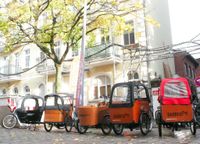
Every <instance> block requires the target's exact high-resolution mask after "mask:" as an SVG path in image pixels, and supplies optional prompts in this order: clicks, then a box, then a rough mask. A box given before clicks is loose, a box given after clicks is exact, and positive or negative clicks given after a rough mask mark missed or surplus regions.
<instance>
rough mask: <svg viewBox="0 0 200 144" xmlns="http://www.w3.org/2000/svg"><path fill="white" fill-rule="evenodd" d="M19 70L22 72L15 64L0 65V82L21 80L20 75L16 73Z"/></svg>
mask: <svg viewBox="0 0 200 144" xmlns="http://www.w3.org/2000/svg"><path fill="white" fill-rule="evenodd" d="M20 72H22V69H21V67H18V66H15V65H5V66H2V67H0V73H1V74H0V82H4V81H8V82H9V81H15V80H21V75H20V74H18V73H20Z"/></svg>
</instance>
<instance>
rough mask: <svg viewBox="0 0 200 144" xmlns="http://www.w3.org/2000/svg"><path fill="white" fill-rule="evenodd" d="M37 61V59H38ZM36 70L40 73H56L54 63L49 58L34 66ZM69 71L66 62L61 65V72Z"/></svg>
mask: <svg viewBox="0 0 200 144" xmlns="http://www.w3.org/2000/svg"><path fill="white" fill-rule="evenodd" d="M38 61H39V59H38ZM36 71H37V72H38V73H40V74H48V75H53V74H55V73H56V69H55V67H54V63H53V61H52V60H51V59H48V60H46V61H44V62H43V63H42V64H40V65H38V66H37V67H36ZM69 72H70V65H69V64H68V63H67V62H66V63H65V62H64V63H63V65H62V74H68V73H69Z"/></svg>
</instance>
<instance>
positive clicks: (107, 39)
mask: <svg viewBox="0 0 200 144" xmlns="http://www.w3.org/2000/svg"><path fill="white" fill-rule="evenodd" d="M109 42H110V37H109V36H108V35H107V36H103V37H101V44H108V43H109Z"/></svg>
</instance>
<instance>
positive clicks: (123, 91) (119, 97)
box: [112, 85, 131, 103]
mask: <svg viewBox="0 0 200 144" xmlns="http://www.w3.org/2000/svg"><path fill="white" fill-rule="evenodd" d="M130 98H131V96H130V89H129V87H128V85H121V86H118V87H115V88H114V91H113V97H112V103H119V102H124V103H130V101H131V99H130Z"/></svg>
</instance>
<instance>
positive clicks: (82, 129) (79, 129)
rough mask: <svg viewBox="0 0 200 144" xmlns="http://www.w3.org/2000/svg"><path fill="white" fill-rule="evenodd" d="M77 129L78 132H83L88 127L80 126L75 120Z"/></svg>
mask: <svg viewBox="0 0 200 144" xmlns="http://www.w3.org/2000/svg"><path fill="white" fill-rule="evenodd" d="M77 130H78V132H79V133H80V134H84V133H86V131H87V130H88V127H86V126H81V125H80V122H79V120H78V121H77Z"/></svg>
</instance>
